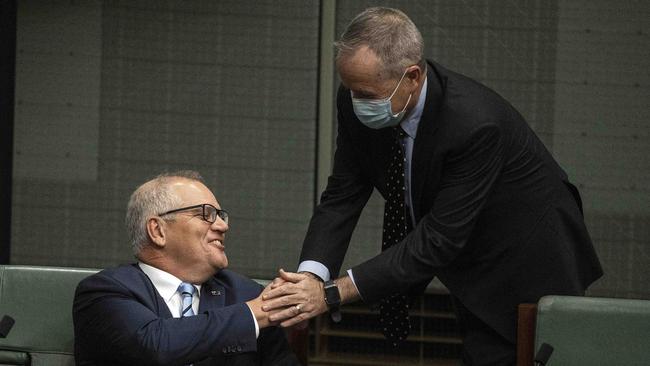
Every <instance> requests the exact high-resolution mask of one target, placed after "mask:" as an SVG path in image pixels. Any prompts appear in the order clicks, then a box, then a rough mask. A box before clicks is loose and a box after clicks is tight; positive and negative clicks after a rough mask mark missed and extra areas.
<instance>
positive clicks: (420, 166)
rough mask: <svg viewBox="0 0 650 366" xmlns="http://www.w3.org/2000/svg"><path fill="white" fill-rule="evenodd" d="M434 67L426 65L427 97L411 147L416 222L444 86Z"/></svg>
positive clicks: (433, 145) (434, 147) (419, 215)
mask: <svg viewBox="0 0 650 366" xmlns="http://www.w3.org/2000/svg"><path fill="white" fill-rule="evenodd" d="M436 66H437V65H434V64H433V63H428V67H427V97H426V101H425V103H424V110H423V111H422V117H420V124H419V125H418V132H417V136H416V137H415V143H414V145H413V157H412V161H411V164H412V167H411V179H412V183H411V187H412V189H413V197H412V198H413V211H414V212H415V217H416V220H418V219H419V218H420V217H421V216H422V215H421V214H420V209H421V207H420V206H421V203H422V202H423V201H422V195H423V193H424V183H425V182H426V177H427V176H428V170H429V167H430V166H431V164H430V162H431V159H432V157H433V153H434V151H435V149H436V146H435V144H434V143H433V137H434V134H435V132H436V130H437V129H438V126H439V123H438V122H439V121H438V120H437V116H438V112H439V109H440V105H441V104H442V100H443V85H444V84H443V81H442V80H441V77H440V75H439V74H438V73H437V71H436V69H435V67H436Z"/></svg>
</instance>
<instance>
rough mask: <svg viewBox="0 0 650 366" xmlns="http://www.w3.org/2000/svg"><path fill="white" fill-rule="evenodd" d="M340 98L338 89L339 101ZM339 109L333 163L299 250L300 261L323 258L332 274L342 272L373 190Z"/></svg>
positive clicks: (321, 260) (321, 261) (319, 260)
mask: <svg viewBox="0 0 650 366" xmlns="http://www.w3.org/2000/svg"><path fill="white" fill-rule="evenodd" d="M341 98H342V97H341V90H339V103H340V100H341ZM340 109H341V108H340V107H339V113H338V121H339V124H338V136H337V139H336V152H335V154H334V167H333V169H332V174H331V175H330V177H329V179H328V181H327V188H326V189H325V191H324V192H323V194H322V195H321V200H320V204H319V205H318V206H317V207H316V209H315V211H314V215H313V216H312V218H311V221H310V223H309V228H308V229H307V234H306V236H305V240H304V243H303V247H302V252H301V254H300V261H301V262H302V261H305V260H314V261H317V262H320V263H322V264H324V265H325V266H326V267H327V268H328V269H329V271H330V275H331V276H332V277H335V276H337V274H338V273H339V270H340V268H341V264H342V262H343V258H344V256H345V253H346V251H347V249H348V245H349V244H350V238H351V236H352V232H353V231H354V228H355V226H356V225H357V222H358V220H359V216H360V214H361V211H362V210H363V208H364V206H365V205H366V203H367V202H368V199H369V198H370V194H371V193H372V190H373V186H372V185H371V184H370V183H369V182H368V180H367V179H366V177H364V175H363V173H362V169H361V167H360V163H359V161H358V157H357V156H356V151H355V146H354V145H355V143H358V142H355V141H353V139H352V138H351V136H350V134H349V133H348V131H347V130H346V128H345V123H346V121H343V117H342V113H341V112H340Z"/></svg>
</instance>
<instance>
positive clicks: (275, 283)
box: [271, 277, 287, 289]
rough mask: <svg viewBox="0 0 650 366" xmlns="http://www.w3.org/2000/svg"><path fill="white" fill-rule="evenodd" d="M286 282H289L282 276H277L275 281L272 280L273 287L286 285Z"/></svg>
mask: <svg viewBox="0 0 650 366" xmlns="http://www.w3.org/2000/svg"><path fill="white" fill-rule="evenodd" d="M285 283H287V281H285V280H284V279H282V278H280V277H276V278H275V279H273V282H271V288H272V289H274V288H278V287H280V286H282V285H284V284H285Z"/></svg>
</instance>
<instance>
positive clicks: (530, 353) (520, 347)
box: [517, 304, 537, 366]
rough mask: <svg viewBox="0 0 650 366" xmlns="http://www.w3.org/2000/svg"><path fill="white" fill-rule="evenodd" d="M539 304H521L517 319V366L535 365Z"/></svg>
mask: <svg viewBox="0 0 650 366" xmlns="http://www.w3.org/2000/svg"><path fill="white" fill-rule="evenodd" d="M536 314H537V304H519V316H518V319H517V366H533V357H534V353H535V349H534V347H535V316H536Z"/></svg>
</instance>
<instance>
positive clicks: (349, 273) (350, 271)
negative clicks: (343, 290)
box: [347, 268, 363, 300]
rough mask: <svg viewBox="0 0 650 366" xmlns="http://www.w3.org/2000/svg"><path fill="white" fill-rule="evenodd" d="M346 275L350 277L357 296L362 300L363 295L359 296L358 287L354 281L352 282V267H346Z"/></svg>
mask: <svg viewBox="0 0 650 366" xmlns="http://www.w3.org/2000/svg"><path fill="white" fill-rule="evenodd" d="M347 272H348V277H350V280H351V281H352V284H353V285H354V289H355V290H357V293H358V294H359V297H360V298H361V300H363V296H361V292H359V288H358V287H357V284H356V282H354V275H353V274H352V269H351V268H350V269H348V271H347Z"/></svg>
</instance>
